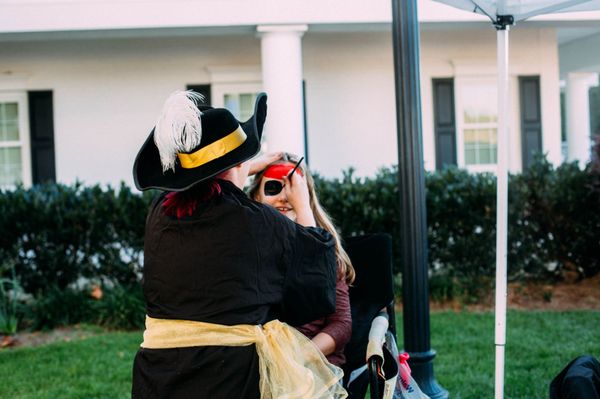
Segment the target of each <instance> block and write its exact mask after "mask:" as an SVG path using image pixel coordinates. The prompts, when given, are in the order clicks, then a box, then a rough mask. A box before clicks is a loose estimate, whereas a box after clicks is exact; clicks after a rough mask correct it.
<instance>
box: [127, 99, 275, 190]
mask: <svg viewBox="0 0 600 399" xmlns="http://www.w3.org/2000/svg"><path fill="white" fill-rule="evenodd" d="M200 99H201V97H199V96H198V95H197V94H195V93H193V92H190V91H187V92H183V91H180V92H175V93H173V94H172V95H171V96H170V97H169V99H168V100H167V101H166V102H165V107H164V109H163V112H162V115H161V117H160V118H159V121H158V123H157V124H156V126H155V127H154V129H152V131H151V132H150V135H149V136H148V138H147V139H146V141H145V142H144V144H143V145H142V148H141V149H140V151H139V152H138V154H137V157H136V159H135V163H134V165H133V180H134V182H135V186H136V187H137V188H138V189H139V190H148V189H151V188H155V189H159V190H166V191H183V190H186V189H188V188H190V187H192V186H193V185H194V184H196V183H199V182H201V181H203V180H206V179H208V178H210V177H213V176H215V175H217V174H219V173H221V172H223V171H225V170H227V169H229V168H232V167H233V166H235V165H237V164H239V163H242V162H244V161H246V160H248V159H250V158H252V157H253V156H255V155H256V154H257V153H258V152H259V150H260V138H261V137H262V131H263V125H264V123H265V119H266V117H267V95H266V94H265V93H260V94H258V96H257V97H256V103H255V105H254V115H253V116H252V117H251V118H250V119H248V120H247V121H246V122H239V121H238V120H237V119H236V118H235V117H234V116H233V114H231V112H229V111H228V110H227V109H224V108H212V107H209V106H206V105H199V104H198V103H199V100H200ZM157 136H158V137H157ZM159 148H160V150H159Z"/></svg>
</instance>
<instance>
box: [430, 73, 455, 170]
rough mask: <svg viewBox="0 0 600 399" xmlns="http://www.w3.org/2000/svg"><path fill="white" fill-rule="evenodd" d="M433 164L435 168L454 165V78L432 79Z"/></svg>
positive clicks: (439, 168) (440, 168)
mask: <svg viewBox="0 0 600 399" xmlns="http://www.w3.org/2000/svg"><path fill="white" fill-rule="evenodd" d="M433 113H434V123H435V164H436V169H437V170H442V169H444V168H446V167H448V166H451V165H456V122H455V109H454V79H451V78H450V79H433Z"/></svg>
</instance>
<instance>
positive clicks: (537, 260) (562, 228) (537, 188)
mask: <svg viewBox="0 0 600 399" xmlns="http://www.w3.org/2000/svg"><path fill="white" fill-rule="evenodd" d="M316 181H317V186H318V191H319V193H320V198H321V199H322V202H323V205H324V206H325V208H326V209H328V210H329V212H330V214H331V216H332V217H333V218H334V219H335V221H336V224H337V225H338V226H339V228H340V230H341V231H342V232H343V234H344V235H352V234H362V233H365V232H388V233H390V234H392V237H393V239H394V240H395V245H394V249H395V251H396V254H395V259H396V264H395V271H396V272H400V271H401V265H400V264H399V259H400V256H399V254H398V252H397V251H398V238H399V236H400V233H399V230H400V229H399V226H400V223H401V221H400V220H399V219H398V215H399V212H398V207H399V200H398V198H399V196H398V184H397V169H396V168H390V169H382V170H380V171H379V172H378V174H377V176H376V177H374V178H362V179H361V178H356V177H354V176H353V173H352V170H350V171H349V172H347V173H345V175H344V177H343V178H342V179H334V180H327V179H322V178H317V179H316ZM599 182H600V173H599V171H598V170H597V169H596V170H594V167H593V166H592V165H589V166H588V168H586V170H580V169H579V168H578V166H577V165H576V164H575V163H566V164H563V165H561V166H560V167H558V168H554V167H553V166H552V165H551V164H550V163H549V162H547V161H546V160H545V159H543V158H540V159H538V160H537V162H536V163H535V164H534V165H533V166H532V167H531V168H530V169H529V170H527V171H526V172H525V173H523V174H520V175H515V176H511V177H510V179H509V243H508V246H509V248H508V256H509V269H508V273H509V278H511V279H513V280H514V279H523V278H535V279H546V280H548V279H554V280H556V279H560V278H561V277H563V276H564V272H565V271H571V272H573V273H576V274H577V275H578V277H579V278H583V277H589V276H593V275H595V274H596V273H598V272H599V271H600V257H599V256H598V253H600V212H599V210H600V188H599V186H600V184H599ZM426 190H427V197H426V198H427V219H428V244H429V251H428V261H429V268H430V277H431V279H430V284H431V291H432V294H433V295H436V296H438V297H452V296H456V295H461V296H466V297H467V298H474V299H476V298H478V297H479V296H481V294H482V293H483V292H486V291H489V288H490V286H491V284H492V282H493V279H494V275H495V242H496V241H495V239H496V213H495V210H496V179H495V176H493V175H491V174H486V173H482V174H469V173H467V172H466V171H464V170H459V169H447V170H444V171H442V172H435V173H428V174H427V175H426Z"/></svg>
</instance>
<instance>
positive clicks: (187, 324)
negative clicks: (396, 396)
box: [141, 316, 348, 399]
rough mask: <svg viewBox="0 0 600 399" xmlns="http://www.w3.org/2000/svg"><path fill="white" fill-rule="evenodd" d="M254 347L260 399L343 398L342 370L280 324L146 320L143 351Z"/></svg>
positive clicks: (311, 343)
mask: <svg viewBox="0 0 600 399" xmlns="http://www.w3.org/2000/svg"><path fill="white" fill-rule="evenodd" d="M252 344H255V345H256V351H257V353H258V358H259V369H260V393H261V399H292V398H294V399H296V398H297V399H342V398H346V397H347V396H348V394H347V393H346V391H345V390H344V388H342V385H341V380H342V377H343V371H342V369H340V368H339V367H337V366H334V365H332V364H331V363H329V362H328V361H327V359H326V358H325V356H323V354H322V353H321V351H320V350H319V348H317V347H316V345H315V344H314V343H313V342H312V341H311V340H309V339H308V338H306V337H305V336H304V335H302V334H301V333H300V332H299V331H297V330H296V329H294V328H292V327H290V326H288V325H287V324H285V323H282V322H280V321H279V320H273V321H270V322H268V323H267V324H265V325H263V326H261V325H249V324H239V325H235V326H224V325H221V324H212V323H203V322H199V321H190V320H167V319H155V318H152V317H149V316H146V331H144V342H143V343H142V345H141V346H142V348H148V349H166V348H183V347H190V346H247V345H252Z"/></svg>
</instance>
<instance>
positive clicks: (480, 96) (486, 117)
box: [457, 79, 498, 171]
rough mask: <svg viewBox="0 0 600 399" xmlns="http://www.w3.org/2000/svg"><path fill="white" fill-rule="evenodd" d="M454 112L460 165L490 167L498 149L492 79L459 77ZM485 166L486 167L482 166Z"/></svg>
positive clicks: (482, 168)
mask: <svg viewBox="0 0 600 399" xmlns="http://www.w3.org/2000/svg"><path fill="white" fill-rule="evenodd" d="M458 91H459V92H458V93H457V95H458V98H457V111H458V119H459V121H458V122H459V126H460V129H459V131H460V133H459V134H460V137H461V140H460V142H461V143H462V154H460V155H462V156H461V157H460V158H462V159H461V161H462V162H460V163H462V164H463V165H465V166H466V167H467V168H468V169H472V170H477V171H483V170H493V169H489V166H491V165H495V164H496V160H497V152H498V107H497V104H498V99H497V88H496V81H495V80H492V79H489V80H488V79H463V80H462V82H461V84H459V85H458ZM485 165H488V168H486V167H485Z"/></svg>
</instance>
